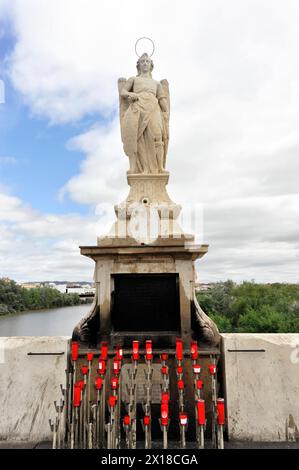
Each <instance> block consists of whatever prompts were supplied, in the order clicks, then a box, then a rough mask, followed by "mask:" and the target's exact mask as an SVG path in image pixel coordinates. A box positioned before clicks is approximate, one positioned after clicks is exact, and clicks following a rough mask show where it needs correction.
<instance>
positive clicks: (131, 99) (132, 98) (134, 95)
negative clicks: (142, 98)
mask: <svg viewBox="0 0 299 470" xmlns="http://www.w3.org/2000/svg"><path fill="white" fill-rule="evenodd" d="M138 99H139V98H138V95H137V93H128V101H129V102H130V103H134V101H138Z"/></svg>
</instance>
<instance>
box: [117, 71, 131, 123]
mask: <svg viewBox="0 0 299 470" xmlns="http://www.w3.org/2000/svg"><path fill="white" fill-rule="evenodd" d="M126 81H127V80H126V78H119V79H118V92H119V119H120V123H122V119H123V116H124V114H125V112H126V111H127V109H128V107H129V102H128V100H126V99H124V98H122V97H121V96H120V93H121V91H122V89H123V87H124V85H125V84H126Z"/></svg>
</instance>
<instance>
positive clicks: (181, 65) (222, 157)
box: [0, 0, 299, 282]
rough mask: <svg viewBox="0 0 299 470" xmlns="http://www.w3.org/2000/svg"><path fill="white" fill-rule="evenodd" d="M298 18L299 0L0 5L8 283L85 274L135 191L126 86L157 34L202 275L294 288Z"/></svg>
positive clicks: (173, 191) (2, 246)
mask: <svg viewBox="0 0 299 470" xmlns="http://www.w3.org/2000/svg"><path fill="white" fill-rule="evenodd" d="M157 11H159V15H157ZM116 12H117V15H116ZM165 18H167V21H165ZM298 23H299V7H298V2H297V1H293V0H288V1H285V0H273V1H271V8H269V1H268V0H243V1H242V2H239V1H238V0H226V2H223V0H214V1H213V2H206V1H205V0H190V2H188V8H185V7H183V5H182V2H181V1H180V0H173V1H172V2H160V1H158V0H152V2H151V7H149V5H148V2H147V1H146V0H131V2H130V7H128V5H127V4H126V3H125V2H123V1H121V0H111V1H110V2H99V1H98V0H89V8H86V2H85V1H84V0H77V1H76V2H74V1H73V0H26V1H25V0H0V77H2V78H3V80H4V81H5V87H6V102H5V104H0V242H1V243H0V276H9V277H12V278H14V279H16V280H21V281H22V280H24V281H25V280H39V279H54V280H55V279H58V280H59V279H69V280H76V279H82V280H83V279H86V280H90V279H91V278H92V274H93V263H92V262H91V260H88V259H85V258H83V257H82V256H80V254H79V248H78V247H79V245H80V244H82V245H84V244H95V243H96V238H97V236H98V235H100V234H103V233H105V231H107V230H108V228H109V226H110V224H111V213H112V214H113V205H114V204H116V203H117V202H120V201H123V200H124V199H125V198H126V196H127V194H128V186H127V182H126V171H127V169H128V160H127V158H126V157H125V156H124V153H123V149H122V144H121V138H120V129H119V118H118V91H117V79H118V78H119V77H130V76H132V75H135V73H136V69H135V65H136V56H135V51H134V44H135V41H136V39H137V38H139V37H141V36H149V37H151V38H153V40H154V41H155V45H156V50H155V55H154V57H153V59H154V65H155V67H154V71H153V74H154V78H156V79H159V80H161V79H162V78H167V80H168V81H169V84H170V96H171V116H170V145H169V151H168V156H167V169H168V170H169V171H170V183H169V187H168V189H169V194H170V197H171V198H172V200H174V201H175V202H177V203H180V204H182V205H183V207H186V206H187V205H189V206H190V205H192V204H193V205H196V207H200V210H199V213H200V216H202V221H203V224H202V225H200V226H199V229H198V233H196V234H195V235H197V236H198V237H199V240H200V241H203V242H204V243H208V244H209V245H210V248H209V253H208V254H207V255H206V256H205V257H204V258H203V259H202V260H200V262H199V264H198V266H197V268H198V279H199V280H201V281H205V282H206V281H215V280H223V279H227V278H231V279H233V280H236V281H241V280H243V279H255V280H256V281H258V282H270V281H290V282H298V265H299V243H298V240H299V211H298V208H299V187H298V176H297V175H298V174H299V159H298V152H299V135H298V126H299V85H298V83H299V82H298V75H299V61H298V44H299V30H298Z"/></svg>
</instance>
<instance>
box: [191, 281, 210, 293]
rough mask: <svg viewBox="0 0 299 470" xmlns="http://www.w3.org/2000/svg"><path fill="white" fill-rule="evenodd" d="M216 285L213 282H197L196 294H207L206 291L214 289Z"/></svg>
mask: <svg viewBox="0 0 299 470" xmlns="http://www.w3.org/2000/svg"><path fill="white" fill-rule="evenodd" d="M214 285H215V284H214V283H213V282H207V283H203V282H196V283H195V286H194V287H195V292H205V291H208V290H210V289H212V288H213V287H214Z"/></svg>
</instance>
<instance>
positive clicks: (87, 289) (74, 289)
mask: <svg viewBox="0 0 299 470" xmlns="http://www.w3.org/2000/svg"><path fill="white" fill-rule="evenodd" d="M66 293H67V294H79V295H84V294H94V293H95V287H92V285H91V284H82V285H81V284H67V285H66Z"/></svg>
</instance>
